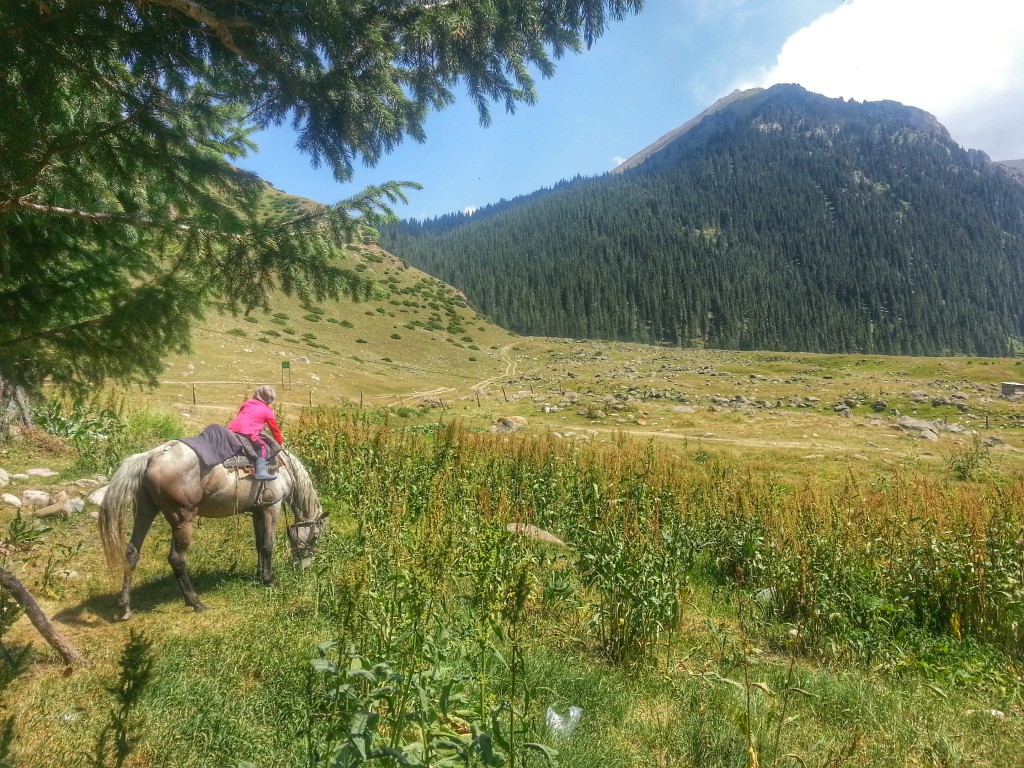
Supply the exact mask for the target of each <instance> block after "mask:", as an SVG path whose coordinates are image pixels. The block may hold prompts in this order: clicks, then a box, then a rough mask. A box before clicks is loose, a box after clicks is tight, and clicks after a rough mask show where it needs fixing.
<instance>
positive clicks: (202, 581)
mask: <svg viewBox="0 0 1024 768" xmlns="http://www.w3.org/2000/svg"><path fill="white" fill-rule="evenodd" d="M189 576H190V578H191V579H192V587H193V588H194V589H195V591H196V593H197V594H198V595H199V599H200V600H202V601H203V602H204V603H205V602H206V601H207V599H208V598H212V597H215V596H216V595H218V594H221V593H223V592H225V591H226V590H230V589H232V588H233V587H234V586H235V585H237V584H238V583H249V584H251V585H252V587H253V589H263V588H264V587H263V586H262V585H261V584H260V582H259V581H258V579H257V578H256V574H255V570H254V571H253V572H252V573H250V572H248V570H247V569H243V568H240V567H238V566H237V565H236V564H233V565H232V567H231V568H227V569H225V568H216V569H213V570H207V569H199V570H197V571H194V572H193V571H191V570H190V571H189ZM119 595H120V589H117V588H113V587H112V588H111V589H110V591H109V592H105V593H103V594H98V595H93V596H92V597H89V598H87V599H85V600H83V601H82V602H80V603H78V604H77V605H70V606H68V607H66V608H63V609H62V610H60V611H58V612H57V613H55V614H53V619H54V620H56V621H59V622H61V623H62V624H67V625H70V626H83V627H84V626H93V625H95V624H96V618H97V617H99V618H100V619H101V620H104V621H106V622H108V623H110V624H115V623H117V622H119V621H120V614H121V611H120V609H118V607H117V598H118V596H119ZM174 604H177V605H178V606H179V607H180V608H181V610H182V611H183V612H185V611H187V612H189V613H191V612H192V609H191V608H189V607H188V606H187V605H186V604H185V601H184V599H183V598H182V596H181V590H180V589H179V587H178V580H177V579H176V578H175V577H174V575H173V574H171V573H167V574H164V575H158V576H155V577H152V578H146V579H144V580H140V579H137V580H136V581H135V583H134V584H133V585H132V593H131V606H132V613H133V614H135V615H138V614H140V613H150V612H152V611H153V610H154V609H155V608H158V607H160V606H164V605H174Z"/></svg>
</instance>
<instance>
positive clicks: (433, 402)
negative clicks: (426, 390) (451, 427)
mask: <svg viewBox="0 0 1024 768" xmlns="http://www.w3.org/2000/svg"><path fill="white" fill-rule="evenodd" d="M421 405H423V406H425V407H427V408H444V401H443V400H441V398H440V397H425V398H423V402H422V403H421Z"/></svg>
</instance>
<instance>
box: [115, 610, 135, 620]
mask: <svg viewBox="0 0 1024 768" xmlns="http://www.w3.org/2000/svg"><path fill="white" fill-rule="evenodd" d="M131 617H132V612H131V609H129V610H127V611H125V612H124V613H122V614H121V615H120V616H119V617H118V620H119V621H128V619H130V618H131Z"/></svg>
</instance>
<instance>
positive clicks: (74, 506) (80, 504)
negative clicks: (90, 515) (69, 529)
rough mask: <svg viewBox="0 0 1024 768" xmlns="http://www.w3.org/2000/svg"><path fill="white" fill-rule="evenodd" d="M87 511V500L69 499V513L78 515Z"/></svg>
mask: <svg viewBox="0 0 1024 768" xmlns="http://www.w3.org/2000/svg"><path fill="white" fill-rule="evenodd" d="M83 509H85V499H68V500H67V510H68V512H69V513H74V514H78V513H79V512H81V511H82V510H83Z"/></svg>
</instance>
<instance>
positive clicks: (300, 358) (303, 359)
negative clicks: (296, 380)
mask: <svg viewBox="0 0 1024 768" xmlns="http://www.w3.org/2000/svg"><path fill="white" fill-rule="evenodd" d="M292 360H294V361H295V362H296V363H301V364H302V365H309V358H308V357H306V356H305V355H299V356H298V357H293V358H292Z"/></svg>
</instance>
